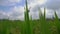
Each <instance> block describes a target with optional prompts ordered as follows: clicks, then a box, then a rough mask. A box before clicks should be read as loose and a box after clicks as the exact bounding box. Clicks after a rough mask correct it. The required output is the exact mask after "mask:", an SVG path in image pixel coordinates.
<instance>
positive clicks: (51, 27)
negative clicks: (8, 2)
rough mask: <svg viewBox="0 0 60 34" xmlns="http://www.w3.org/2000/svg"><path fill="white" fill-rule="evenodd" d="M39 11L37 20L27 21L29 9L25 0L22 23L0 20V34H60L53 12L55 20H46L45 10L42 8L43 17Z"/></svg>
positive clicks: (57, 21) (59, 27) (59, 25)
mask: <svg viewBox="0 0 60 34" xmlns="http://www.w3.org/2000/svg"><path fill="white" fill-rule="evenodd" d="M41 12H42V11H41V10H40V9H39V19H38V20H32V16H31V17H30V19H29V9H28V5H27V0H26V7H25V12H24V18H25V19H24V21H20V20H8V19H2V20H0V34H60V21H59V18H58V16H57V14H56V11H55V18H54V19H53V20H52V19H46V16H45V14H46V10H45V8H44V15H43V14H42V13H41Z"/></svg>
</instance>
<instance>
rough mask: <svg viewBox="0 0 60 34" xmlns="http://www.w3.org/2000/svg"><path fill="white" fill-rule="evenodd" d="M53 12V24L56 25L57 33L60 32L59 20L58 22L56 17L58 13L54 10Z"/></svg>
mask: <svg viewBox="0 0 60 34" xmlns="http://www.w3.org/2000/svg"><path fill="white" fill-rule="evenodd" d="M54 11H55V10H54ZM54 14H55V21H54V22H55V25H56V27H57V34H60V26H59V25H60V22H59V18H58V15H57V13H56V11H55V12H54Z"/></svg>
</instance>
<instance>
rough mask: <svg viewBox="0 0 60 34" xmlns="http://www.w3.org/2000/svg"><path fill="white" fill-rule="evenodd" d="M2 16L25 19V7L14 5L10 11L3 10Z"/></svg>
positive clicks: (0, 16)
mask: <svg viewBox="0 0 60 34" xmlns="http://www.w3.org/2000/svg"><path fill="white" fill-rule="evenodd" d="M2 18H9V19H12V20H14V19H16V20H17V19H19V20H23V18H24V7H23V6H19V7H16V6H15V7H13V8H12V9H11V10H10V11H9V12H3V11H0V19H2Z"/></svg>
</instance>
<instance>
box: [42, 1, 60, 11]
mask: <svg viewBox="0 0 60 34" xmlns="http://www.w3.org/2000/svg"><path fill="white" fill-rule="evenodd" d="M59 3H60V0H47V2H46V3H45V4H43V5H42V6H45V7H47V8H48V9H54V10H57V9H59V8H60V4H59Z"/></svg>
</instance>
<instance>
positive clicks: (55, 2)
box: [0, 0, 60, 20]
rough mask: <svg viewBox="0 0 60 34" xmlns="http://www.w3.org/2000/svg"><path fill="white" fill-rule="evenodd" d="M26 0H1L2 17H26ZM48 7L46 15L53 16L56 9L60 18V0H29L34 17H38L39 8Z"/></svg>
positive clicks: (0, 17) (0, 15) (20, 18)
mask: <svg viewBox="0 0 60 34" xmlns="http://www.w3.org/2000/svg"><path fill="white" fill-rule="evenodd" d="M24 7H25V0H0V19H4V18H5V19H6V18H9V19H13V20H14V19H19V20H23V19H24ZM39 7H40V8H41V10H42V12H43V8H44V7H46V17H47V18H52V17H53V16H54V10H56V11H57V14H58V17H59V18H60V0H28V8H29V9H30V13H29V14H30V15H32V18H33V19H38V18H39V15H38V8H39Z"/></svg>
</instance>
